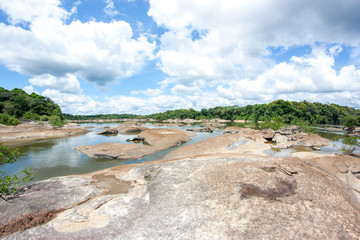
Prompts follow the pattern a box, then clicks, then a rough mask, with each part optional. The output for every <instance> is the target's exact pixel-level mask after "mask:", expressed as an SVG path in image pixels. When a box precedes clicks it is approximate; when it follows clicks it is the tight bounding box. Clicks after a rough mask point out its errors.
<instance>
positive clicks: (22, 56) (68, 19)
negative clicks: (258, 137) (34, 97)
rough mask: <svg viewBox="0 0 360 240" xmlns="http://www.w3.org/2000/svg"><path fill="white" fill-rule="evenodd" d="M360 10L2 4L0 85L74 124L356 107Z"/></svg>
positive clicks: (359, 102)
mask: <svg viewBox="0 0 360 240" xmlns="http://www.w3.org/2000/svg"><path fill="white" fill-rule="evenodd" d="M359 11H360V2H359V1H356V0H347V1H342V0H331V1H330V2H329V1H325V0H315V1H314V0H312V1H310V0H303V1H288V0H271V1H270V0H265V1H264V0H242V1H233V0H222V1H220V0H206V1H205V0H199V1H191V0H77V1H70V0H12V1H5V0H0V86H2V87H4V88H7V89H13V88H21V89H24V90H25V91H27V92H29V93H31V92H36V93H39V94H42V95H45V96H48V97H50V98H51V99H53V100H54V101H55V102H56V103H58V104H59V105H60V106H61V108H62V110H63V112H65V113H71V114H97V113H137V114H149V113H155V112H161V111H166V110H171V109H178V108H194V109H198V110H200V109H201V108H210V107H215V106H230V105H239V106H244V105H247V104H256V103H266V102H270V101H273V100H276V99H286V100H293V101H302V100H307V101H310V102H314V101H317V102H323V103H330V102H331V103H338V104H341V105H347V106H351V107H356V108H359V107H360V25H359V24H358V23H359V22H360V14H358V12H359Z"/></svg>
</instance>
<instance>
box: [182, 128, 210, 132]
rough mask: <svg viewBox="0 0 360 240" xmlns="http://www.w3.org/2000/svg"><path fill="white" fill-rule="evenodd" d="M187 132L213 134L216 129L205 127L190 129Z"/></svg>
mask: <svg viewBox="0 0 360 240" xmlns="http://www.w3.org/2000/svg"><path fill="white" fill-rule="evenodd" d="M186 131H189V132H210V133H212V132H213V131H214V128H212V127H204V128H188V129H186Z"/></svg>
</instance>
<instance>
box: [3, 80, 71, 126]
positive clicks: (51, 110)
mask: <svg viewBox="0 0 360 240" xmlns="http://www.w3.org/2000/svg"><path fill="white" fill-rule="evenodd" d="M18 119H27V120H35V121H49V122H50V123H51V124H52V125H55V126H60V125H62V124H63V122H64V119H65V118H64V116H63V114H62V113H61V109H60V107H59V106H58V105H57V104H56V103H54V102H53V101H52V100H51V99H50V98H47V97H44V96H41V95H38V94H36V93H32V94H30V95H29V94H27V93H26V92H24V91H23V90H21V89H18V88H15V89H13V90H12V91H9V90H6V89H4V88H2V87H0V123H2V124H6V125H15V124H18V123H20V122H19V121H18Z"/></svg>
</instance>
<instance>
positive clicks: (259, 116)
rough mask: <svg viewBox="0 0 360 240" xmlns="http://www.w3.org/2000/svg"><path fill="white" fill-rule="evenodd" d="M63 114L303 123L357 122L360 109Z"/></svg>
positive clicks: (302, 106) (282, 106)
mask: <svg viewBox="0 0 360 240" xmlns="http://www.w3.org/2000/svg"><path fill="white" fill-rule="evenodd" d="M65 117H66V118H67V119H71V120H87V119H124V118H153V119H156V120H158V121H163V120H166V119H177V118H178V119H198V120H199V119H214V118H220V119H227V120H249V121H253V122H258V121H264V122H269V121H272V122H274V121H276V122H282V123H294V124H299V123H303V124H304V123H305V124H334V125H339V124H345V125H346V124H348V125H352V126H353V125H359V121H360V110H358V109H355V108H350V107H344V106H340V105H337V104H323V103H318V102H315V103H310V102H307V101H303V102H290V101H284V100H277V101H274V102H271V103H268V104H256V105H247V106H244V107H239V106H228V107H215V108H209V109H205V108H204V109H201V111H196V110H194V109H192V108H190V109H188V110H186V109H178V110H171V111H166V112H163V113H156V114H151V115H148V116H140V115H132V114H110V115H105V114H103V115H92V116H86V115H75V116H74V115H69V114H66V115H65Z"/></svg>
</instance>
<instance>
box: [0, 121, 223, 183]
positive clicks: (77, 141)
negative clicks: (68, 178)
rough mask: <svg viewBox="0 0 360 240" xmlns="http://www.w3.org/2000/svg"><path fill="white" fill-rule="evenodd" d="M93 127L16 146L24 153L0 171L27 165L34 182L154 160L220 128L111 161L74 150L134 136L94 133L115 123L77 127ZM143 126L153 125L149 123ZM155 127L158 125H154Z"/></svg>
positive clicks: (11, 170) (212, 134) (9, 172)
mask: <svg viewBox="0 0 360 240" xmlns="http://www.w3.org/2000/svg"><path fill="white" fill-rule="evenodd" d="M90 126H93V127H94V128H92V129H91V130H92V131H91V132H89V133H88V134H86V135H81V136H73V137H68V138H59V139H50V140H40V141H34V142H32V143H29V144H25V145H20V146H16V148H18V149H19V150H20V152H21V153H23V154H24V155H23V156H21V157H19V158H18V160H17V161H16V162H14V163H11V164H5V165H2V166H1V170H3V171H6V172H7V174H15V173H17V172H19V171H20V170H22V169H24V168H27V167H31V168H32V173H33V174H34V176H35V181H40V180H44V179H48V178H51V177H56V176H64V175H73V174H82V173H90V172H93V171H97V170H101V169H105V168H109V167H112V166H116V165H120V164H128V163H140V162H144V161H150V160H156V159H160V158H162V157H163V156H164V155H165V154H167V153H169V152H170V151H172V150H174V149H176V148H179V147H181V146H184V145H188V144H193V143H197V142H200V141H202V140H205V139H207V138H209V137H214V136H218V135H221V134H222V131H221V130H216V131H214V132H213V133H196V136H193V137H191V140H190V141H188V142H187V143H184V144H182V145H180V146H178V147H173V148H170V149H166V150H163V151H159V152H156V153H154V154H151V155H148V156H145V157H143V158H141V159H138V160H113V159H92V158H90V157H88V156H87V155H85V154H82V153H80V152H78V151H77V150H75V148H76V147H78V146H81V145H94V144H101V143H105V142H117V143H127V144H134V143H132V142H126V139H129V138H133V137H134V135H122V134H118V135H117V136H104V135H98V134H97V133H98V132H101V131H103V130H104V127H110V128H113V127H117V126H118V123H91V124H81V127H90ZM145 127H148V128H153V126H152V125H151V124H147V125H145ZM197 127H200V126H196V125H194V126H191V127H189V126H184V127H177V128H178V129H183V130H186V129H187V128H197ZM157 128H159V127H158V126H157Z"/></svg>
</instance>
